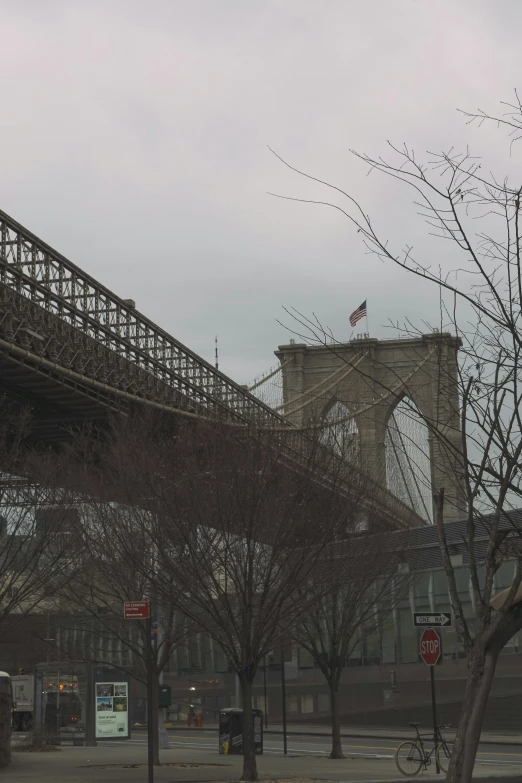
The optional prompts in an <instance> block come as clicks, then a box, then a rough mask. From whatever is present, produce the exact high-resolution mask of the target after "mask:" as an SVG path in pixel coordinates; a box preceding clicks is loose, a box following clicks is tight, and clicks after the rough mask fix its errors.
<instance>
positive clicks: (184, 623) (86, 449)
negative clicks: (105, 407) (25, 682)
mask: <svg viewBox="0 0 522 783" xmlns="http://www.w3.org/2000/svg"><path fill="white" fill-rule="evenodd" d="M136 421H138V420H137V419H133V420H132V422H133V423H136ZM139 421H141V420H139ZM133 423H131V422H117V421H115V422H113V425H112V426H111V428H110V429H109V431H108V432H107V433H106V434H105V436H103V437H100V435H99V434H97V433H96V432H94V431H92V430H90V429H88V428H87V429H86V430H84V431H82V432H79V433H76V435H75V437H73V438H71V440H70V441H69V442H68V443H66V444H65V446H64V448H63V450H62V452H61V453H59V454H57V453H54V454H53V455H52V457H51V459H52V461H53V464H54V465H55V467H58V466H59V468H60V471H59V473H60V477H61V484H62V487H67V490H68V493H69V494H70V495H72V496H73V497H74V498H75V503H76V515H75V521H74V526H73V528H72V532H73V534H74V537H75V540H76V542H77V543H78V545H79V546H80V548H81V557H79V558H78V559H77V560H76V562H75V568H74V572H73V573H72V574H71V576H70V579H69V581H68V583H67V585H64V586H63V587H62V589H59V590H57V592H56V595H55V598H54V601H53V602H52V604H50V607H52V608H53V610H54V612H55V621H56V623H57V627H58V633H57V634H56V635H55V636H56V638H55V639H54V641H53V642H52V646H53V647H54V649H55V652H59V653H60V654H61V655H63V654H65V655H66V656H67V657H68V658H70V659H73V660H82V661H85V662H87V663H89V664H93V663H96V664H109V665H114V666H117V667H118V668H120V669H122V670H124V671H128V672H129V673H130V674H131V675H132V676H133V677H135V678H136V679H137V680H138V681H140V682H142V683H144V684H146V683H147V661H148V649H149V639H148V632H147V626H146V623H145V622H144V621H129V620H125V619H124V618H123V604H124V602H125V601H140V600H144V599H145V600H149V601H150V602H151V607H152V609H151V611H152V618H153V620H154V626H153V629H154V638H153V639H152V640H150V641H151V644H152V716H153V724H152V725H153V763H154V764H155V765H157V764H159V763H160V759H159V728H160V727H159V721H158V713H159V710H158V695H159V680H160V675H161V673H162V672H163V671H164V670H165V668H166V666H167V664H168V663H169V659H170V656H171V654H172V652H173V651H174V650H175V649H176V648H177V647H179V646H183V645H184V644H186V642H187V639H188V637H189V636H190V635H191V634H192V633H194V626H193V623H192V622H191V621H190V620H189V618H187V617H186V616H182V615H181V614H180V611H179V609H178V592H179V589H178V585H179V584H180V583H179V582H177V581H176V582H174V581H173V580H172V579H170V577H169V575H168V574H166V573H164V572H162V571H160V568H159V560H160V558H159V555H158V552H157V548H156V541H155V538H154V535H153V534H154V531H155V524H154V522H153V520H152V519H151V515H150V512H149V511H148V510H147V508H146V505H147V502H148V501H147V498H146V497H145V496H142V495H141V493H140V486H137V485H136V484H135V483H134V481H133V479H134V478H135V477H136V476H137V475H139V474H140V473H141V472H142V471H144V470H146V471H148V472H149V473H155V472H156V470H157V469H158V464H157V463H156V461H155V458H154V456H153V453H152V452H151V451H149V450H148V448H147V447H148V445H150V444H148V443H147V441H146V439H142V438H143V436H144V432H145V431H144V428H143V427H140V426H136V427H134V426H133ZM43 476H45V468H44V473H43ZM43 476H42V480H43ZM141 489H143V484H142V485H141ZM56 512H58V509H56ZM170 554H171V556H172V557H173V558H175V557H176V556H177V554H176V552H175V550H174V549H171V551H170Z"/></svg>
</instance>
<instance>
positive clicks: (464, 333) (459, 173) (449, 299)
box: [283, 96, 522, 783]
mask: <svg viewBox="0 0 522 783" xmlns="http://www.w3.org/2000/svg"><path fill="white" fill-rule="evenodd" d="M466 116H467V118H468V120H469V121H470V122H473V121H475V122H481V123H482V122H486V121H488V120H493V121H495V122H497V123H498V124H500V125H504V126H507V127H509V129H510V131H511V134H512V150H514V149H516V146H515V145H514V144H513V142H516V141H517V140H518V139H520V138H521V137H522V105H521V104H520V102H519V100H518V96H517V97H516V102H515V103H514V104H512V105H509V104H508V113H507V114H505V115H503V116H501V117H493V116H490V115H488V114H486V113H485V112H477V113H474V114H473V113H466ZM355 154H356V155H357V157H358V158H359V159H360V160H362V162H363V163H364V164H365V165H367V166H368V167H369V168H370V170H371V171H372V172H374V173H380V174H384V175H386V176H388V177H390V178H392V179H393V180H394V181H395V182H398V183H400V184H404V185H406V186H407V187H408V188H410V189H411V190H412V192H413V194H414V199H415V201H414V204H415V209H416V212H417V214H420V216H421V217H423V218H424V219H425V220H426V223H427V227H428V236H427V238H426V244H425V246H424V247H423V248H422V250H420V251H414V248H413V247H412V246H411V245H406V246H405V247H404V248H403V249H400V248H395V247H394V246H393V243H392V242H389V241H388V240H387V239H386V238H384V237H382V236H381V235H380V232H379V230H378V229H377V228H376V227H375V225H374V223H373V221H372V219H371V218H370V216H369V215H368V214H367V213H366V212H365V211H364V209H363V207H362V205H361V204H360V203H359V202H358V201H357V199H356V198H354V197H353V196H352V195H351V194H349V193H347V192H346V191H343V190H342V189H341V188H337V187H335V186H333V185H330V184H329V183H325V182H322V181H321V180H318V179H317V178H315V177H310V175H308V174H304V173H303V172H300V171H298V173H299V174H302V175H303V176H305V177H307V178H309V179H312V180H315V181H316V182H319V183H321V184H323V185H326V186H327V187H328V188H330V189H331V190H332V191H333V192H335V193H336V195H337V196H340V197H342V198H344V199H346V201H345V202H344V203H342V204H337V203H335V202H333V201H327V200H325V201H321V200H317V201H313V202H312V203H320V204H326V205H327V206H330V207H333V208H335V209H337V210H339V211H340V212H341V213H343V214H344V215H345V216H346V217H347V218H348V219H349V221H350V222H351V223H352V225H353V226H354V228H355V229H356V231H357V232H358V233H359V234H360V235H361V237H362V239H363V241H364V243H365V245H366V247H367V249H368V250H369V251H370V253H373V254H375V255H376V256H377V258H379V259H380V260H382V261H385V262H390V263H393V264H395V265H396V266H397V267H398V269H399V270H401V271H403V272H406V273H408V274H411V275H414V276H416V277H418V278H421V279H422V280H423V281H426V283H427V284H431V285H434V286H435V289H436V292H437V296H438V298H439V303H440V322H439V323H438V324H437V325H436V327H437V330H438V331H443V330H446V329H449V330H451V331H453V332H454V333H455V334H456V335H457V336H458V338H459V339H460V341H461V349H460V352H459V367H458V373H459V376H458V377H459V381H458V385H459V389H458V391H459V397H460V402H459V409H458V414H459V417H460V428H459V429H460V436H459V438H458V439H456V438H455V437H454V435H455V432H453V433H450V432H448V429H447V428H445V427H443V426H441V425H440V423H439V422H438V421H437V420H436V419H433V420H432V421H428V422H427V424H428V427H429V429H430V434H431V436H432V437H433V438H434V439H435V440H436V442H437V445H438V447H439V448H440V449H442V450H446V451H447V452H451V454H452V456H453V458H454V464H455V466H456V467H455V475H454V476H453V478H454V480H455V481H456V482H458V483H459V485H460V487H461V488H462V490H463V492H464V495H465V499H466V505H467V509H466V511H465V517H466V518H465V534H464V538H465V543H466V548H467V557H468V562H469V570H470V576H471V584H472V591H473V597H474V604H475V613H476V617H475V618H474V619H473V621H470V620H469V619H468V618H466V617H465V613H464V607H463V603H462V601H461V597H460V596H459V593H458V590H457V585H456V577H455V569H454V565H453V563H452V557H451V555H452V549H451V542H450V541H448V538H447V535H446V528H445V526H444V524H443V514H444V504H445V503H448V502H451V500H450V499H448V498H447V497H446V498H445V497H444V492H443V489H442V488H441V487H440V486H438V485H437V484H436V483H433V482H432V484H431V490H432V492H433V495H434V498H435V523H436V525H437V530H438V533H439V540H440V546H441V551H442V556H443V561H444V567H445V570H446V574H447V577H448V582H449V588H450V595H451V599H452V604H453V608H454V611H455V614H456V618H457V626H458V631H459V634H460V639H461V642H462V644H463V647H464V649H465V651H466V655H467V659H468V680H467V686H466V693H465V697H464V702H463V706H462V712H461V717H460V721H459V726H458V731H457V737H456V744H455V749H454V752H453V756H452V759H451V764H450V769H449V773H448V779H449V780H451V781H455V783H456V782H457V781H459V782H460V781H463V782H467V781H470V780H471V776H472V772H473V766H474V763H475V757H476V752H477V747H478V742H479V739H480V732H481V728H482V723H483V717H484V711H485V708H486V705H487V701H488V697H489V693H490V688H491V683H492V680H493V676H494V673H495V669H496V664H497V660H498V656H499V654H500V651H501V650H502V648H503V647H504V645H505V644H506V643H507V642H508V641H509V639H510V638H511V637H512V636H513V635H514V634H515V633H517V632H518V631H519V630H520V629H521V628H522V605H521V603H520V597H521V593H520V586H521V584H522V558H521V551H522V550H521V548H520V536H521V533H522V526H521V524H520V522H519V520H520V516H519V515H517V514H516V513H515V512H514V509H515V507H516V506H517V505H518V504H520V497H521V494H522V485H521V483H520V469H519V463H520V457H521V452H522V421H521V413H520V411H521V404H522V396H521V394H522V391H521V390H522V368H521V363H520V356H521V354H520V352H521V347H522V331H521V329H520V326H521V319H522V313H521V304H522V266H521V263H522V261H521V236H520V217H521V215H520V199H521V194H522V187H521V186H520V185H511V184H510V183H509V181H508V179H507V178H497V177H495V176H494V175H493V174H489V175H488V174H487V173H486V170H487V167H483V164H482V162H481V161H480V160H479V159H477V158H474V157H473V156H472V155H471V154H470V152H469V151H468V150H466V151H464V152H463V153H457V152H456V151H454V150H451V151H449V152H442V153H439V154H429V153H428V154H427V157H426V161H421V160H420V159H419V158H418V157H417V156H416V154H415V153H414V152H413V151H412V150H411V149H409V148H408V147H407V146H406V145H404V146H402V147H400V148H399V147H394V146H393V145H390V158H389V159H385V158H382V157H379V158H374V157H372V156H370V155H366V154H359V153H355ZM283 162H284V161H283ZM285 165H288V164H285ZM290 168H293V167H292V166H290ZM294 171H297V169H294ZM295 200H297V201H300V200H301V199H295ZM436 240H445V241H446V247H447V249H448V251H451V252H448V254H447V256H446V260H445V263H446V267H445V270H444V272H442V271H441V269H440V267H438V268H434V267H433V266H432V265H431V264H430V262H429V261H428V260H427V258H426V255H427V254H429V252H430V249H431V246H430V242H433V241H436ZM397 326H399V325H397ZM400 328H401V329H402V331H403V333H406V334H407V335H412V334H418V330H416V329H415V327H414V326H413V325H412V324H411V323H409V322H408V323H406V324H404V325H400ZM432 328H433V327H432ZM424 331H425V329H424ZM441 380H442V382H444V380H445V379H444V378H443V377H442V378H441ZM446 380H447V379H446ZM478 530H480V532H481V533H482V534H483V533H484V531H486V535H487V544H486V545H485V546H484V544H483V542H478V541H477V540H476V539H477V538H478V536H477V531H478ZM480 537H481V538H482V535H481V536H480ZM507 557H511V558H514V559H515V560H516V572H515V577H514V580H513V584H512V585H511V587H510V588H509V589H508V590H507V591H506V592H505V594H504V595H503V596H502V597H501V599H500V600H499V599H497V600H496V601H495V600H494V601H493V605H492V598H493V595H494V591H495V574H496V572H497V571H498V569H499V568H500V566H501V564H502V562H504V560H505V559H506V558H507ZM494 607H495V608H494Z"/></svg>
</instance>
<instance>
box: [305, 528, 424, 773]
mask: <svg viewBox="0 0 522 783" xmlns="http://www.w3.org/2000/svg"><path fill="white" fill-rule="evenodd" d="M406 543H407V538H404V535H403V536H402V537H401V538H399V539H398V538H397V537H396V536H395V537H394V536H390V535H385V534H382V533H381V534H379V535H375V534H374V533H367V532H366V533H364V532H361V533H359V534H354V535H353V536H351V537H350V539H349V541H347V542H345V544H344V545H340V546H339V544H337V545H336V546H335V547H334V548H331V549H329V550H328V551H327V552H325V554H324V556H323V558H322V560H321V562H320V563H319V564H318V566H317V568H318V569H319V572H320V584H321V589H320V590H319V591H318V595H317V596H316V600H315V601H314V603H313V604H312V606H311V607H310V608H309V610H308V611H307V612H306V613H304V614H303V615H301V616H300V617H299V618H298V619H297V621H296V624H295V626H294V638H295V640H296V641H297V642H298V644H299V645H300V646H301V647H303V648H304V649H305V650H307V651H308V652H309V653H310V655H311V656H312V658H313V660H314V662H315V663H316V665H317V666H318V667H319V669H320V670H321V672H322V674H323V675H324V677H325V679H326V682H327V683H328V689H329V692H330V712H331V722H332V724H331V725H332V751H331V753H330V758H333V759H340V758H344V756H343V750H342V742H341V720H340V704H339V686H340V683H341V676H342V673H343V669H344V667H345V666H346V665H347V661H348V660H349V658H350V657H351V655H352V653H353V651H354V650H355V649H356V648H357V647H359V646H360V645H361V644H362V642H363V641H364V640H365V639H366V638H368V637H369V636H371V635H372V634H374V633H376V632H377V631H378V630H379V628H382V627H383V625H384V623H385V622H386V620H387V619H388V618H389V616H390V614H391V613H392V611H393V608H394V607H395V606H396V605H397V603H398V602H399V601H400V600H402V599H403V598H404V596H405V594H406V593H407V591H408V588H409V586H410V583H411V577H410V576H409V575H408V574H409V571H408V570H407V569H404V568H401V567H400V566H403V565H405V564H406V563H407V552H406V550H405V546H404V545H405V544H406Z"/></svg>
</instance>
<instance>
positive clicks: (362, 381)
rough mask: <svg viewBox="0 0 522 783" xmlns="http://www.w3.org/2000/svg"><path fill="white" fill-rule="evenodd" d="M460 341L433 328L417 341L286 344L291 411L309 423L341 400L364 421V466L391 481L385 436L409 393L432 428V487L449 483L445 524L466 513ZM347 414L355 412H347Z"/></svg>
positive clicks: (282, 352)
mask: <svg viewBox="0 0 522 783" xmlns="http://www.w3.org/2000/svg"><path fill="white" fill-rule="evenodd" d="M459 345H460V343H459V340H458V339H457V338H456V337H454V336H453V335H451V334H448V333H442V334H441V333H438V332H434V333H432V334H426V335H422V336H421V337H419V338H418V339H404V340H402V339H397V340H376V339H370V338H363V339H356V340H351V341H350V342H349V343H340V344H332V345H320V346H308V345H304V344H295V343H292V344H290V345H283V346H280V347H279V349H278V351H276V356H277V357H278V358H279V360H280V362H281V367H282V374H283V400H284V412H285V415H286V416H288V418H289V419H290V420H291V421H292V422H294V423H295V424H297V425H300V426H306V425H307V424H310V423H312V422H313V421H317V419H318V418H319V417H322V416H325V415H327V413H328V411H329V410H330V409H331V408H332V406H333V405H334V404H335V403H342V405H343V406H345V407H346V408H347V409H348V411H349V413H350V414H352V416H353V420H354V421H355V422H356V424H357V428H358V432H359V440H360V443H359V448H360V455H361V463H362V467H363V469H364V470H365V471H366V472H367V473H368V474H369V475H370V476H371V477H372V478H373V479H375V480H376V481H378V482H380V483H382V484H386V454H385V435H386V428H387V425H388V420H389V417H390V415H391V414H392V412H393V410H394V409H395V407H396V405H397V404H398V403H399V402H400V401H401V400H402V399H403V398H408V399H409V400H411V401H412V402H413V403H415V405H416V406H417V408H418V410H419V412H420V414H421V416H422V418H423V419H424V421H425V423H426V425H427V427H428V432H429V436H428V443H429V456H430V465H431V487H432V491H433V492H437V491H438V490H439V489H440V488H441V487H444V494H445V510H444V520H445V521H446V522H449V521H453V520H456V519H461V518H462V517H463V516H464V514H465V510H466V503H465V495H464V491H463V485H462V481H461V477H462V469H461V460H460V456H459V455H460V453H461V428H460V416H459V394H458V373H457V352H458V349H459ZM347 415H349V414H348V413H347Z"/></svg>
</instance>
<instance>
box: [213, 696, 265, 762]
mask: <svg viewBox="0 0 522 783" xmlns="http://www.w3.org/2000/svg"><path fill="white" fill-rule="evenodd" d="M252 724H253V727H254V751H255V753H256V754H258V755H261V754H262V753H263V711H262V710H254V709H253V710H252ZM219 752H220V753H224V754H225V755H228V754H237V755H240V756H242V755H243V710H239V709H236V708H235V707H226V708H225V709H224V710H221V712H220V713H219Z"/></svg>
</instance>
